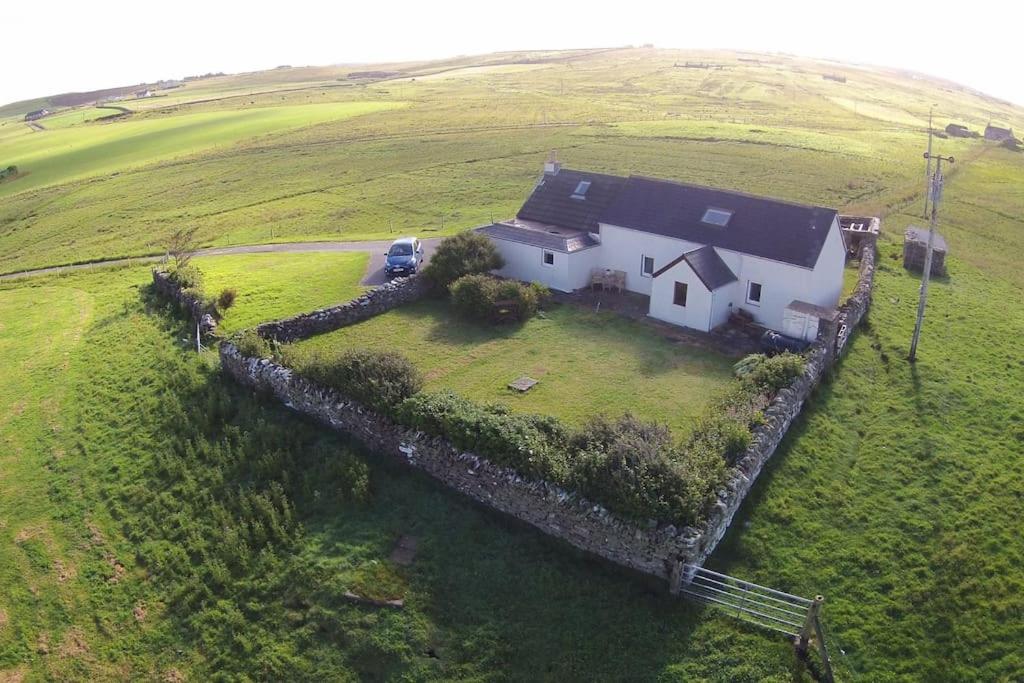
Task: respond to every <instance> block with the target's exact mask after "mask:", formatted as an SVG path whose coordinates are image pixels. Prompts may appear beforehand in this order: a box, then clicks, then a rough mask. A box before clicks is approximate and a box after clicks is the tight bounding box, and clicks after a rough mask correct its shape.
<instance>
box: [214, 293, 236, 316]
mask: <svg viewBox="0 0 1024 683" xmlns="http://www.w3.org/2000/svg"><path fill="white" fill-rule="evenodd" d="M236 298H238V291H237V290H236V289H235V288H234V287H225V288H224V289H222V290H221V292H220V296H218V297H217V308H219V309H220V310H222V311H226V310H227V309H229V308H231V307H232V306H234V305H235V299H236Z"/></svg>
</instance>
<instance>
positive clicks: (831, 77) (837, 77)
mask: <svg viewBox="0 0 1024 683" xmlns="http://www.w3.org/2000/svg"><path fill="white" fill-rule="evenodd" d="M821 77H822V78H824V79H825V80H826V81H835V82H836V83H846V76H840V75H839V74H822V75H821Z"/></svg>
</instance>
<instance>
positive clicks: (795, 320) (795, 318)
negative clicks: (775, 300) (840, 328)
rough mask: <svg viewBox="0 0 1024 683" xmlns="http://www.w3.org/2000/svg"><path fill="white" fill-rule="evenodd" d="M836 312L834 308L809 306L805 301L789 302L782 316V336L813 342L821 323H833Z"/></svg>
mask: <svg viewBox="0 0 1024 683" xmlns="http://www.w3.org/2000/svg"><path fill="white" fill-rule="evenodd" d="M837 315H838V312H837V311H836V309H834V308H826V307H825V306H818V305H816V304H810V303H807V302H806V301H791V302H790V303H789V305H788V306H786V310H785V311H783V314H782V330H781V332H782V334H784V335H786V336H787V337H793V338H794V339H804V340H806V341H814V340H815V339H817V338H818V329H819V327H820V325H821V321H823V320H824V321H825V322H833V321H834V320H835V319H836V316H837Z"/></svg>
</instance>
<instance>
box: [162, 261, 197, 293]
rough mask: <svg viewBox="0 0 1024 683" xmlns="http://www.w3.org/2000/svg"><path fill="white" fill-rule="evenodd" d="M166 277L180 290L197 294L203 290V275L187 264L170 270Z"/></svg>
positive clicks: (195, 267)
mask: <svg viewBox="0 0 1024 683" xmlns="http://www.w3.org/2000/svg"><path fill="white" fill-rule="evenodd" d="M168 275H170V278H171V280H173V281H174V282H176V283H177V284H178V286H179V287H181V288H182V289H191V290H194V291H198V292H201V291H202V289H203V273H202V271H201V270H199V268H198V267H197V266H194V265H192V264H188V265H185V266H179V267H175V268H171V270H170V271H169V272H168Z"/></svg>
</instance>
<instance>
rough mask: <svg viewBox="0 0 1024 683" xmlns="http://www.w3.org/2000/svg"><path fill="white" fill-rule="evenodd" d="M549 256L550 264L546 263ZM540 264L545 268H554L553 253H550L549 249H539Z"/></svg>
mask: <svg viewBox="0 0 1024 683" xmlns="http://www.w3.org/2000/svg"><path fill="white" fill-rule="evenodd" d="M549 255H550V256H551V263H548V256H549ZM540 264H541V265H542V266H544V267H545V268H554V267H555V252H553V251H551V250H550V249H541V250H540Z"/></svg>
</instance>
